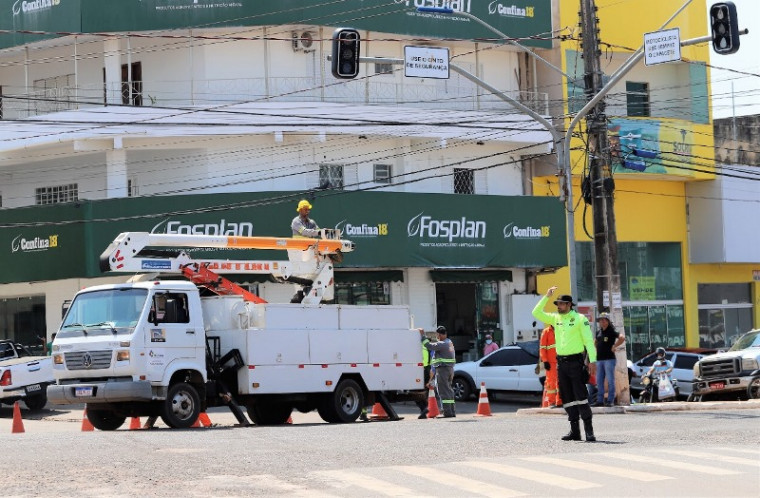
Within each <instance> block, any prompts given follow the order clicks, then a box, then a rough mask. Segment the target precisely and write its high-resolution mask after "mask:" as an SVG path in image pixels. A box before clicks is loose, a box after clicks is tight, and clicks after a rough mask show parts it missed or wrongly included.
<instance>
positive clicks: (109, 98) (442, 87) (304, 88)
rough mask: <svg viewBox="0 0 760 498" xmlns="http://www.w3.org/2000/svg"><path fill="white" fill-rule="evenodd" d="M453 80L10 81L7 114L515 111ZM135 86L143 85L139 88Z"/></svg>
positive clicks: (520, 95) (539, 105) (543, 109)
mask: <svg viewBox="0 0 760 498" xmlns="http://www.w3.org/2000/svg"><path fill="white" fill-rule="evenodd" d="M458 83H459V82H458V81H453V80H421V82H409V81H403V82H398V81H387V82H385V81H375V80H371V79H370V80H366V79H359V80H347V81H335V80H332V81H331V82H328V83H327V84H325V85H322V84H320V83H319V81H318V80H317V79H316V78H269V79H265V78H252V79H220V80H195V81H143V82H133V84H132V85H126V84H117V85H112V86H104V85H90V86H87V85H80V86H79V87H70V86H67V87H55V88H47V89H44V90H31V91H27V89H26V88H23V87H12V86H4V87H3V95H2V96H0V98H1V99H2V100H0V106H1V109H2V114H0V115H1V116H2V117H3V119H19V118H25V117H32V116H40V115H43V114H49V113H53V112H59V111H65V110H72V109H82V108H87V107H92V106H102V105H124V104H126V105H142V106H161V107H186V106H198V105H201V106H213V105H222V104H230V103H235V102H315V101H316V102H336V103H344V104H373V105H384V106H406V107H419V108H423V109H425V108H426V109H431V108H433V109H453V110H467V111H501V112H514V111H515V109H514V108H513V107H512V106H511V105H509V104H508V103H507V102H504V101H503V100H501V99H500V98H498V97H495V96H494V95H491V94H489V93H487V92H485V91H484V90H482V89H480V88H478V87H477V86H475V85H472V84H458ZM135 89H139V91H136V90H135ZM505 94H506V95H508V96H509V97H511V98H513V99H515V100H517V101H519V102H521V103H522V104H524V105H526V106H528V107H529V108H531V109H532V110H534V111H536V112H538V113H540V114H543V115H548V113H549V99H548V95H547V94H546V93H543V92H505Z"/></svg>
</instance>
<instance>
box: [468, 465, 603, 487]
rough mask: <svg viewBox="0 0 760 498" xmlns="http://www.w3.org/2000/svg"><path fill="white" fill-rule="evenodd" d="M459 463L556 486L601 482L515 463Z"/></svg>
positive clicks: (588, 485) (597, 485)
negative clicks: (564, 475) (542, 470)
mask: <svg viewBox="0 0 760 498" xmlns="http://www.w3.org/2000/svg"><path fill="white" fill-rule="evenodd" d="M456 464H457V465H467V466H470V467H475V468H478V469H484V470H488V471H489V472H493V473H496V474H502V475H506V476H510V477H517V478H520V479H525V480H526V481H534V482H538V483H541V484H546V485H547V486H556V487H558V488H564V489H588V488H598V487H600V486H601V484H594V483H592V482H588V481H581V480H579V479H573V478H572V477H563V476H558V475H555V474H550V473H548V472H541V471H540V470H533V469H529V468H526V467H516V466H514V465H507V464H500V463H493V462H457V463H456Z"/></svg>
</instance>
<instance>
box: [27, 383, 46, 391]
mask: <svg viewBox="0 0 760 498" xmlns="http://www.w3.org/2000/svg"><path fill="white" fill-rule="evenodd" d="M41 389H42V386H40V385H39V384H32V385H31V386H26V392H28V393H30V392H36V391H40V390H41Z"/></svg>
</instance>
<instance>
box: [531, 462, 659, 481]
mask: <svg viewBox="0 0 760 498" xmlns="http://www.w3.org/2000/svg"><path fill="white" fill-rule="evenodd" d="M521 460H527V461H530V462H539V463H547V464H550V465H557V466H559V467H567V468H570V469H578V470H582V471H584V472H586V473H589V474H592V473H597V474H602V475H604V474H607V475H612V476H617V477H623V478H626V479H633V480H636V481H645V482H650V481H665V480H667V479H673V478H672V477H670V476H663V475H659V474H655V473H654V472H639V471H638V470H632V469H623V468H618V467H612V466H610V465H597V464H593V463H588V462H576V461H573V460H563V459H561V458H553V457H541V456H536V457H522V458H521Z"/></svg>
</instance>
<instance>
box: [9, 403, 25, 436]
mask: <svg viewBox="0 0 760 498" xmlns="http://www.w3.org/2000/svg"><path fill="white" fill-rule="evenodd" d="M18 432H26V431H25V430H24V421H23V420H21V408H19V406H18V401H16V402H15V403H13V429H12V430H11V433H12V434H16V433H18Z"/></svg>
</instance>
